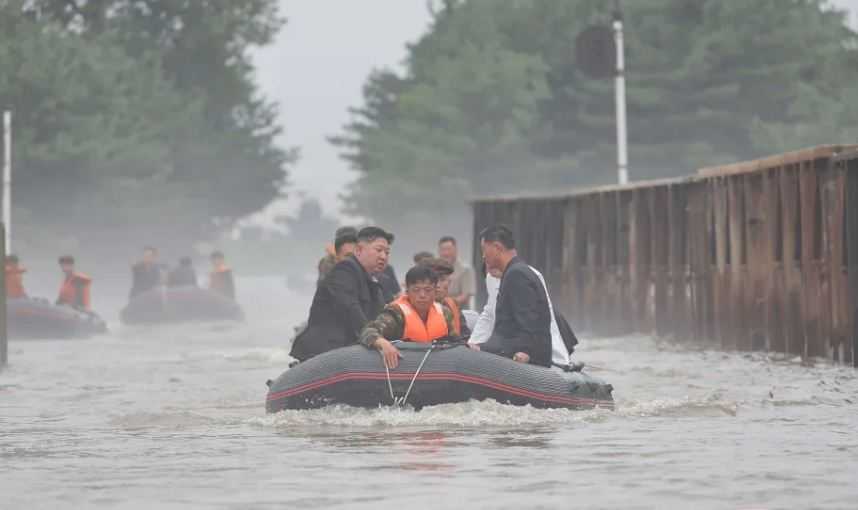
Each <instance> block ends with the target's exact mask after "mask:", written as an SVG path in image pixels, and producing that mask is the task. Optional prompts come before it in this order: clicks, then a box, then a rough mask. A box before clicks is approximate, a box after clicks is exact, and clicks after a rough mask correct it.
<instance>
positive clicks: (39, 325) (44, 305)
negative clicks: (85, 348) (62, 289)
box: [6, 298, 107, 339]
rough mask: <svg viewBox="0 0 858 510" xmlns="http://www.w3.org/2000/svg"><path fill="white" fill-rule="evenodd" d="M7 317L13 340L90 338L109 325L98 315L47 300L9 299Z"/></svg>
mask: <svg viewBox="0 0 858 510" xmlns="http://www.w3.org/2000/svg"><path fill="white" fill-rule="evenodd" d="M6 318H7V323H8V327H9V330H8V331H9V337H10V338H13V339H25V338H26V339H35V338H88V337H91V336H93V335H98V334H101V333H106V332H107V324H105V322H104V321H103V320H102V319H101V317H99V316H98V315H96V314H94V313H92V312H82V311H79V310H76V309H74V308H72V307H70V306H59V305H55V304H53V303H51V302H50V301H48V300H47V299H39V298H20V299H9V300H8V301H7V302H6Z"/></svg>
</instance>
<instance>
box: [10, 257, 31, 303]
mask: <svg viewBox="0 0 858 510" xmlns="http://www.w3.org/2000/svg"><path fill="white" fill-rule="evenodd" d="M26 272H27V269H26V268H25V267H23V266H21V265H19V262H18V256H17V255H9V256H8V257H6V297H7V298H9V299H23V298H25V297H27V292H26V291H24V273H26Z"/></svg>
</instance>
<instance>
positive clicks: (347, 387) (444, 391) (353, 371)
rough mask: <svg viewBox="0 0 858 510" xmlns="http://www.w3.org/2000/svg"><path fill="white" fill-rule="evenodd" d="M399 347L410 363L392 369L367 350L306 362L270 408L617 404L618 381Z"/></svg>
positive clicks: (449, 349) (451, 349)
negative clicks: (482, 402) (489, 402)
mask: <svg viewBox="0 0 858 510" xmlns="http://www.w3.org/2000/svg"><path fill="white" fill-rule="evenodd" d="M398 347H399V349H400V352H401V353H402V359H401V360H400V363H399V366H398V367H397V368H396V369H394V370H390V371H389V372H388V371H387V370H385V367H384V364H383V363H382V361H381V356H380V355H379V353H378V352H376V351H372V350H369V349H367V348H365V347H363V346H360V345H355V346H351V347H343V348H340V349H336V350H333V351H330V352H326V353H324V354H320V355H319V356H316V357H314V358H311V359H309V360H307V361H305V362H303V363H300V364H298V365H296V366H294V367H293V368H291V369H289V370H287V371H286V372H284V373H283V375H281V376H280V377H279V378H277V380H275V381H273V382H269V392H268V397H267V399H266V404H265V408H266V410H267V411H268V412H269V413H275V412H278V411H282V410H284V409H314V408H319V407H325V406H328V405H334V404H345V405H350V406H355V407H364V408H375V407H379V406H386V405H391V404H405V405H410V406H413V407H414V408H416V409H420V408H422V407H425V406H431V405H437V404H447V403H456V402H465V401H468V400H487V399H493V400H496V401H498V402H500V403H503V404H511V405H531V406H533V407H538V408H570V409H591V408H595V407H604V408H613V405H614V401H613V397H612V396H611V391H612V387H611V385H610V384H607V383H605V382H604V381H601V380H599V379H596V378H594V377H591V376H589V375H587V374H583V373H580V372H564V371H563V370H561V369H559V368H551V369H550V368H544V367H540V366H535V365H526V364H522V363H516V362H514V361H512V360H509V359H506V358H502V357H500V356H495V355H493V354H488V353H484V352H476V351H472V350H470V349H468V348H467V347H466V346H464V345H462V344H448V345H443V344H442V345H435V346H430V345H428V344H416V343H400V344H399V345H398ZM430 350H431V352H428V351H430ZM415 374H416V377H415Z"/></svg>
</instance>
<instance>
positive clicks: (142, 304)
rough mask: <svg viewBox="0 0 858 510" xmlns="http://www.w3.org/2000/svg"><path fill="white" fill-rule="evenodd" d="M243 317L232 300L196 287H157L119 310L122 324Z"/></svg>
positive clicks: (237, 318)
mask: <svg viewBox="0 0 858 510" xmlns="http://www.w3.org/2000/svg"><path fill="white" fill-rule="evenodd" d="M243 318H244V314H243V313H242V311H241V307H239V306H238V304H237V303H236V302H235V301H232V300H231V299H227V298H225V297H223V296H221V295H220V294H217V293H215V292H212V291H210V290H208V289H201V288H199V287H193V286H187V287H159V288H155V289H152V290H149V291H147V292H144V293H142V294H140V295H139V296H136V297H135V298H134V299H132V300H131V302H130V303H128V306H126V307H125V308H123V309H122V312H121V313H120V319H121V320H122V322H123V323H124V324H155V323H161V322H189V321H238V320H242V319H243Z"/></svg>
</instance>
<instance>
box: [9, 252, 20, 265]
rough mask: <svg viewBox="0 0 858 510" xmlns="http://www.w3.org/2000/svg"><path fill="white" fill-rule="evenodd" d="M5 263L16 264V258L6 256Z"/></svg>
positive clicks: (14, 256)
mask: <svg viewBox="0 0 858 510" xmlns="http://www.w3.org/2000/svg"><path fill="white" fill-rule="evenodd" d="M6 262H11V263H12V264H17V263H18V256H17V255H14V254H12V255H6Z"/></svg>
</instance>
